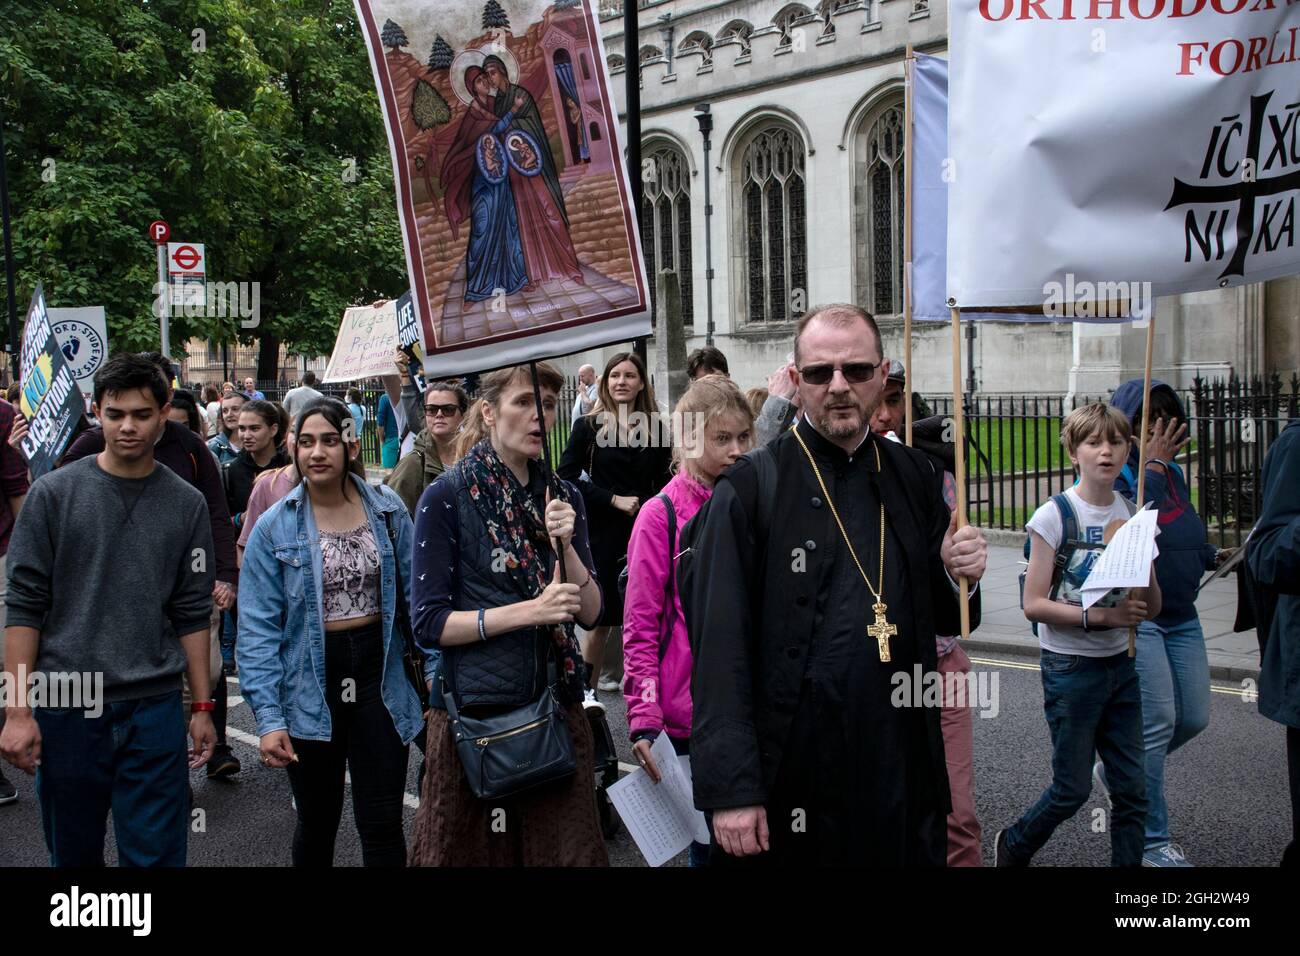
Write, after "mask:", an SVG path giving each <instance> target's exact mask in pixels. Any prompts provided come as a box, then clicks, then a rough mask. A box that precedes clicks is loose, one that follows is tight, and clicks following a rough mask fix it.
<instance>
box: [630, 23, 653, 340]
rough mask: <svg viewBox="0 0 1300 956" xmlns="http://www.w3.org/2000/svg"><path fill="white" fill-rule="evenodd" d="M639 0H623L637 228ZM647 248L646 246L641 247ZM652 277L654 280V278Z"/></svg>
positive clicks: (639, 143)
mask: <svg viewBox="0 0 1300 956" xmlns="http://www.w3.org/2000/svg"><path fill="white" fill-rule="evenodd" d="M639 5H640V0H623V62H624V64H625V65H626V69H625V70H624V73H623V78H624V81H625V84H626V86H625V91H626V92H625V96H624V98H625V99H626V101H627V172H628V176H627V179H628V184H629V185H630V186H631V187H632V207H633V208H634V209H635V210H636V222H637V229H638V231H639V230H640V228H641V57H640V52H639V51H640V47H641V40H640V26H639V24H638V22H637V7H638V6H639ZM642 251H643V252H644V250H642ZM652 281H653V280H652ZM645 343H646V340H645V339H644V338H639V339H637V340H636V341H635V342H633V343H632V351H634V352H636V354H637V355H639V356H641V360H642V361H643V362H644V361H646V344H645Z"/></svg>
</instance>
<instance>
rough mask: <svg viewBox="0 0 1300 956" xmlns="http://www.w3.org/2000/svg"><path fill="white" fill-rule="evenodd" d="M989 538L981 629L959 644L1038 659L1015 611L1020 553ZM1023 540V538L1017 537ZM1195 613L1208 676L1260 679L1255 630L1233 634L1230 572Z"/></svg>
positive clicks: (1204, 593)
mask: <svg viewBox="0 0 1300 956" xmlns="http://www.w3.org/2000/svg"><path fill="white" fill-rule="evenodd" d="M986 534H987V535H988V537H989V558H988V570H987V571H986V572H985V574H984V579H983V580H982V581H981V582H980V592H981V594H982V595H983V596H982V599H981V600H982V602H983V603H982V613H981V620H980V626H979V627H978V628H976V629H975V630H974V631H972V632H971V636H970V639H969V640H967V641H966V642H964V645H963V646H965V648H966V651H967V653H969V654H974V653H976V652H991V653H1001V654H1019V655H1025V656H1032V657H1037V656H1038V651H1039V646H1038V638H1036V637H1034V635H1033V633H1032V632H1031V631H1030V630H1029V622H1028V621H1027V620H1025V613H1024V611H1022V610H1021V609H1020V581H1019V577H1020V572H1021V571H1023V570H1024V561H1025V559H1024V554H1023V552H1022V551H1021V545H1020V544H1014V545H1013V544H1011V543H1010V542H1011V541H1013V540H1014V538H1015V536H1014V535H1007V534H1005V533H1003V534H998V535H994V534H991V533H988V532H986ZM1019 537H1020V539H1021V540H1023V537H1024V536H1023V535H1020V536H1019ZM1196 610H1197V613H1198V614H1199V616H1200V619H1201V628H1202V629H1203V630H1204V631H1205V650H1206V654H1207V656H1208V657H1209V660H1210V676H1212V677H1214V678H1216V679H1218V680H1224V681H1241V680H1245V679H1251V680H1255V679H1258V677H1259V643H1258V642H1257V641H1256V639H1255V631H1254V630H1253V629H1252V630H1249V631H1242V632H1241V633H1240V634H1234V633H1233V632H1232V622H1233V618H1234V617H1235V616H1236V613H1237V579H1236V578H1235V577H1234V576H1233V575H1231V574H1229V575H1227V576H1226V577H1222V578H1219V579H1218V580H1217V581H1214V582H1212V583H1210V584H1208V585H1206V586H1205V587H1204V588H1202V589H1201V594H1200V597H1199V598H1198V599H1197V601H1196Z"/></svg>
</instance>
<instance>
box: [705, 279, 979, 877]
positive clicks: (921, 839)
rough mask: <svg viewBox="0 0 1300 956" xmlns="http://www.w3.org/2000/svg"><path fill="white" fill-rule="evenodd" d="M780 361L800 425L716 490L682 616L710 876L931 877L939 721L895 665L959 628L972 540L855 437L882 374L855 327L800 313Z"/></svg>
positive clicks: (922, 654)
mask: <svg viewBox="0 0 1300 956" xmlns="http://www.w3.org/2000/svg"><path fill="white" fill-rule="evenodd" d="M794 365H795V368H794V369H793V370H792V372H791V374H792V375H793V376H795V379H796V383H797V385H798V390H799V398H800V407H801V408H802V413H801V414H800V415H799V417H798V419H797V420H796V422H795V424H794V425H793V426H792V427H791V428H790V429H789V430H787V431H786V432H785V433H784V434H782V435H781V436H780V437H779V438H777V439H776V440H774V441H773V442H772V443H771V444H770V445H768V446H766V447H765V448H761V449H757V450H755V451H753V452H750V453H749V454H748V455H746V456H744V457H743V458H741V459H740V460H739V461H737V462H736V464H734V465H733V466H732V467H731V468H730V469H729V470H728V471H727V472H726V473H725V474H724V475H723V476H722V477H721V478H719V479H718V482H717V485H716V488H715V490H714V493H713V498H712V500H711V502H710V503H709V507H708V512H707V514H706V516H705V521H704V523H703V526H702V527H701V529H700V531H699V538H698V542H697V545H696V549H697V550H696V554H695V555H694V557H693V562H692V566H693V568H694V569H695V570H694V578H695V580H694V584H693V586H692V590H691V594H690V595H689V600H688V601H687V602H685V603H687V604H688V605H689V606H688V608H687V616H688V620H687V626H688V628H689V631H690V634H691V643H692V645H693V646H694V647H695V648H696V653H695V670H694V676H693V684H692V697H693V701H694V715H693V721H692V729H691V764H692V773H693V777H694V787H695V805H696V806H697V807H698V808H699V809H701V810H704V811H706V812H708V813H709V814H710V815H711V823H712V829H713V835H714V844H713V851H712V854H711V857H710V862H711V863H723V862H736V861H737V860H739V859H742V858H753V859H754V860H756V861H757V862H765V861H770V862H773V863H792V864H823V865H866V866H943V865H944V862H945V860H946V857H947V834H946V830H945V818H946V816H947V814H948V811H949V797H948V778H947V771H946V767H945V763H944V753H943V737H942V734H941V733H940V727H939V708H938V707H922V706H911V705H913V704H916V703H918V702H919V701H920V699H921V693H920V691H919V690H918V691H917V692H916V694H915V697H914V695H913V692H912V688H911V685H912V683H913V682H914V681H915V672H914V670H913V667H914V665H916V664H918V663H919V664H920V665H921V669H922V672H923V673H931V672H935V671H937V661H936V657H935V634H936V632H937V633H940V634H958V633H960V619H959V613H960V612H959V606H958V597H957V594H958V591H957V585H956V583H954V582H955V581H956V579H957V578H958V577H960V576H965V577H966V578H967V579H968V580H969V581H970V582H971V587H972V589H973V593H972V595H971V599H970V612H971V626H972V627H974V626H976V625H977V624H978V622H979V594H978V588H976V587H975V582H976V581H978V579H979V578H980V577H981V576H982V575H983V573H984V566H985V558H986V552H987V546H986V543H985V541H984V537H983V535H982V534H980V532H979V531H978V530H977V529H975V528H973V527H969V526H968V527H965V528H962V529H961V530H960V531H956V530H955V529H954V527H953V526H952V525H951V524H950V516H949V511H948V507H947V505H946V504H945V503H944V500H943V493H942V489H943V472H942V470H941V466H940V465H939V464H938V463H937V462H934V461H933V459H931V458H930V457H929V456H928V455H926V454H925V453H924V452H920V451H916V450H914V449H911V448H907V447H905V446H903V445H900V444H898V443H895V442H891V441H889V440H887V439H882V438H879V437H877V436H875V435H873V434H872V433H871V429H870V427H869V423H870V421H871V415H872V412H873V411H874V409H875V407H876V405H877V403H878V402H879V401H880V396H881V393H882V391H883V388H884V384H885V378H886V376H887V375H888V374H889V364H888V363H887V362H885V361H883V352H882V351H881V341H880V331H879V329H877V327H876V324H875V321H874V320H873V319H872V317H871V316H870V315H869V314H868V313H866V312H864V311H863V310H861V309H859V308H857V307H856V306H851V305H830V306H823V307H821V308H819V309H815V310H813V311H812V312H809V313H808V314H807V315H806V316H805V317H804V318H803V319H802V321H801V322H800V323H799V327H798V331H797V333H796V335H795V362H794ZM764 455H771V456H773V457H772V458H771V459H769V460H768V461H767V462H763V461H762V460H761V456H764ZM760 472H761V474H760ZM760 489H762V492H761V493H760ZM760 499H763V500H760ZM882 542H883V548H882ZM896 674H900V675H905V677H906V683H905V684H901V685H900V683H899V682H896V681H895V680H893V678H894V675H896ZM903 690H906V694H904V693H902V691H903ZM896 702H904V703H906V704H908V705H909V706H894V704H895V703H896Z"/></svg>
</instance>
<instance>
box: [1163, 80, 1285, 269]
mask: <svg viewBox="0 0 1300 956" xmlns="http://www.w3.org/2000/svg"><path fill="white" fill-rule="evenodd" d="M1272 98H1273V91H1271V90H1270V91H1269V92H1268V93H1264V94H1263V95H1261V96H1252V97H1251V98H1250V133H1249V135H1248V137H1247V140H1246V158H1247V160H1248V161H1249V162H1250V164H1251V168H1252V169H1254V170H1258V169H1259V141H1260V134H1261V133H1262V132H1263V129H1264V118H1265V115H1266V114H1265V110H1266V109H1267V108H1268V101H1269V100H1270V99H1272ZM1292 189H1300V169H1297V170H1295V171H1294V172H1291V173H1287V174H1286V175H1284V176H1274V177H1273V178H1271V179H1255V180H1253V181H1251V182H1245V181H1244V180H1243V181H1242V182H1236V183H1228V184H1226V185H1222V186H1197V185H1193V184H1192V183H1185V182H1183V181H1182V180H1181V179H1174V192H1173V195H1172V196H1170V197H1169V203H1168V204H1167V205H1166V206H1165V209H1166V210H1169V209H1172V208H1174V207H1175V206H1185V205H1188V204H1190V203H1227V202H1236V203H1237V204H1238V205H1237V248H1236V249H1235V250H1234V251H1233V253H1232V258H1231V259H1230V260H1229V261H1228V265H1227V267H1226V268H1225V269H1224V270H1223V272H1221V273H1220V274H1219V278H1220V279H1226V278H1227V277H1228V276H1241V275H1244V274H1245V271H1246V253H1247V252H1248V251H1249V249H1250V240H1251V239H1252V238H1253V237H1254V234H1255V200H1256V199H1257V198H1259V197H1261V196H1274V195H1277V194H1278V193H1285V192H1290V191H1291V190H1292Z"/></svg>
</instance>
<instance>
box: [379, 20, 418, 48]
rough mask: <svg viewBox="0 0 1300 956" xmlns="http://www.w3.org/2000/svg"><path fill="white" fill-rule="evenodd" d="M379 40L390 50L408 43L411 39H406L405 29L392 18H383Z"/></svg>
mask: <svg viewBox="0 0 1300 956" xmlns="http://www.w3.org/2000/svg"><path fill="white" fill-rule="evenodd" d="M379 42H380V43H382V44H383V45H384V46H386V47H388V48H389V49H390V50H396V49H397V48H398V47H403V46H406V45H408V44H409V43H410V42H411V41H410V40H408V39H406V31H404V30H403V29H402V28H401V27H399V26H398V25H397V24H396V23H394V22H393V21H392V20H385V21H384V27H383V29H382V30H380V31H379Z"/></svg>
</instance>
